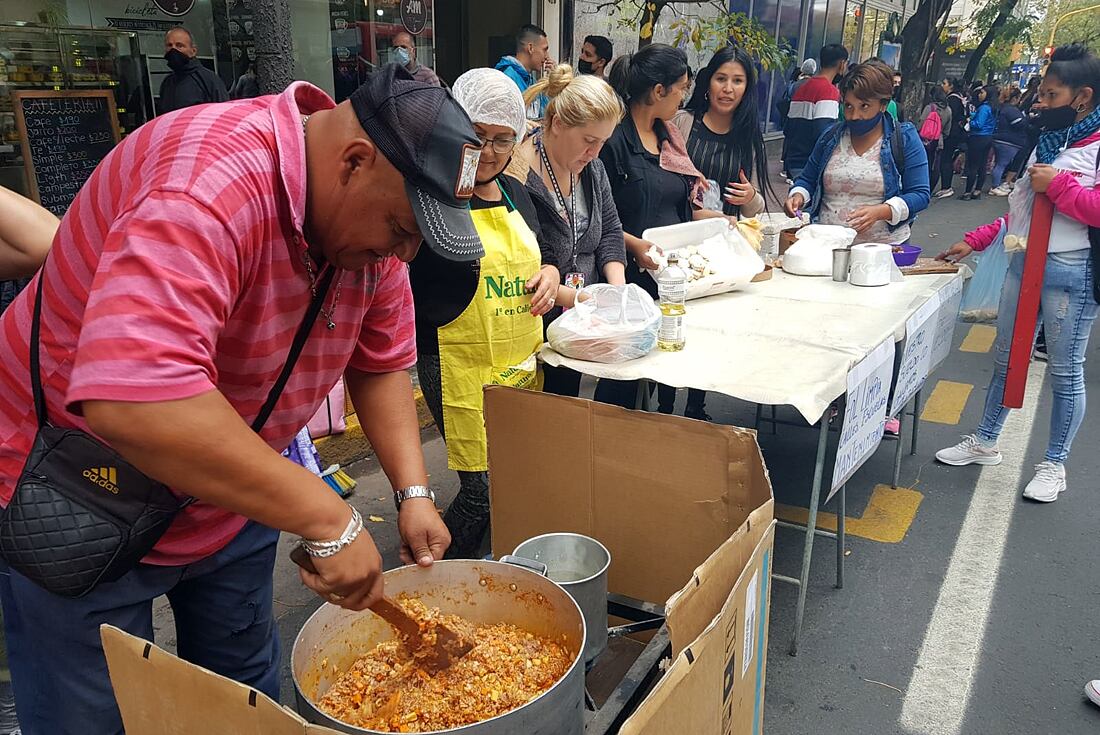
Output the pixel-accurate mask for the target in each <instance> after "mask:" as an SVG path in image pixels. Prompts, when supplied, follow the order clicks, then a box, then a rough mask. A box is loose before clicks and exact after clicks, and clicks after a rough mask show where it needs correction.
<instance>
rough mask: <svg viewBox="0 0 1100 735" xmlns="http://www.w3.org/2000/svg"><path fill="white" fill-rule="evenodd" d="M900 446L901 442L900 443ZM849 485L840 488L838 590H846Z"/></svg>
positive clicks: (837, 538)
mask: <svg viewBox="0 0 1100 735" xmlns="http://www.w3.org/2000/svg"><path fill="white" fill-rule="evenodd" d="M898 444H899V445H900V444H901V442H898ZM847 494H848V485H847V483H845V484H844V485H841V486H840V500H839V501H838V504H839V506H840V507H839V508H837V515H836V588H837V589H838V590H842V589H844V515H845V513H846V512H847V505H848V502H847V498H846V495H847Z"/></svg>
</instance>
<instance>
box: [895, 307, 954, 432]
mask: <svg viewBox="0 0 1100 735" xmlns="http://www.w3.org/2000/svg"><path fill="white" fill-rule="evenodd" d="M941 306H942V304H941V303H940V299H939V295H938V294H937V295H936V296H935V297H933V298H931V299H929V300H928V301H927V302H925V304H924V305H923V306H921V307H920V308H919V309H917V311H916V313H914V314H913V316H911V317H909V319H908V320H906V322H905V340H904V341H903V342H902V352H901V365H900V366H899V368H898V379H897V380H896V381H895V382H894V399H893V402H892V403H891V404H890V415H891V416H897V415H898V414H899V413H901V411H902V409H903V408H905V404H907V403H909V401H910V399H912V398H913V396H914V395H916V393H917V391H918V390H920V388H921V386H922V385H924V381H925V380H927V379H928V374H929V373H930V372H931V371H932V353H933V351H934V350H935V346H936V342H937V339H936V338H937V334H938V330H937V328H938V326H939V315H940V313H941Z"/></svg>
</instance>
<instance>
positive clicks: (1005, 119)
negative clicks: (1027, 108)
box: [989, 89, 1027, 197]
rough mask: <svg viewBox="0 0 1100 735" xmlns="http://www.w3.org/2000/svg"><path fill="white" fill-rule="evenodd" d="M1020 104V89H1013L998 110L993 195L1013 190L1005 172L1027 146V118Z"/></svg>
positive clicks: (1006, 194) (994, 141) (991, 190)
mask: <svg viewBox="0 0 1100 735" xmlns="http://www.w3.org/2000/svg"><path fill="white" fill-rule="evenodd" d="M1019 104H1020V90H1018V89H1013V90H1011V91H1010V92H1009V93H1008V97H1007V99H1006V100H1005V103H1004V104H1003V105H1001V109H1000V110H998V111H997V130H996V132H994V133H993V153H994V156H995V158H994V163H993V188H992V189H990V190H989V193H990V194H991V195H992V196H997V197H1006V196H1008V195H1009V193H1010V192H1011V191H1012V187H1011V186H1010V185H1005V181H1004V174H1005V172H1006V171H1007V170H1008V168H1009V166H1011V165H1012V162H1013V161H1015V160H1016V157H1017V156H1018V155H1020V151H1022V150H1023V149H1024V148H1025V147H1026V146H1027V118H1026V117H1025V116H1024V113H1023V112H1021V111H1020V108H1019V107H1018V105H1019Z"/></svg>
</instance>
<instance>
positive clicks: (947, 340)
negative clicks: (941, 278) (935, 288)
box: [929, 278, 963, 372]
mask: <svg viewBox="0 0 1100 735" xmlns="http://www.w3.org/2000/svg"><path fill="white" fill-rule="evenodd" d="M962 289H963V279H962V278H955V279H952V281H951V282H950V283H949V284H947V285H946V286H945V287H944V288H943V290H942V291H940V292H939V298H940V311H939V313H938V314H937V315H936V336H935V341H934V342H933V345H932V364H931V365H930V366H929V368H930V370H929V372H931V370H935V369H936V368H937V367H939V366H940V365H941V364H942V363H943V361H944V360H946V359H947V356H948V355H950V354H951V345H952V343H953V341H954V339H955V324H956V322H958V320H959V308H960V307H961V306H962V296H963V292H962Z"/></svg>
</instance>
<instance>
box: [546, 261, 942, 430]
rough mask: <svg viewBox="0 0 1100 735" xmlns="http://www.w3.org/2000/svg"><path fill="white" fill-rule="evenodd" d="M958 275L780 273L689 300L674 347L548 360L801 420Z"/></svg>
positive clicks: (814, 414)
mask: <svg viewBox="0 0 1100 735" xmlns="http://www.w3.org/2000/svg"><path fill="white" fill-rule="evenodd" d="M960 277H961V276H959V275H930V276H906V277H905V280H904V281H901V282H899V283H891V284H890V285H888V286H882V287H879V288H860V287H859V286H853V285H851V284H848V283H837V282H835V281H833V280H832V279H831V278H810V277H801V276H792V275H788V274H786V273H784V272H782V271H779V270H776V271H775V275H774V277H773V278H772V279H771V280H770V281H764V282H762V283H754V284H751V285H749V286H746V287H745V288H743V289H741V290H739V291H735V292H733V293H728V294H723V295H721V296H711V297H709V298H706V299H699V300H696V301H689V302H688V304H687V316H686V318H685V320H684V322H685V327H686V329H685V336H686V340H687V341H686V346H685V348H684V350H683V351H682V352H662V351H661V350H654V351H653V352H651V353H650V354H649V355H647V356H645V357H643V358H641V359H639V360H632V361H630V362H626V363H619V364H615V365H609V364H602V363H595V362H586V361H583V360H573V359H570V358H567V357H564V356H562V355H560V354H558V353H557V352H555V351H554V350H552V349H551V348H550V347H549V346H548V345H544V346H543V348H542V352H541V357H542V359H543V360H544V361H545V362H546V363H547V364H549V365H555V366H565V367H570V368H573V369H574V370H577V371H579V372H582V373H585V374H587V375H592V376H595V377H598V378H615V379H619V380H637V379H643V378H644V379H648V380H655V381H658V382H661V383H665V384H667V385H673V386H676V387H679V388H686V387H690V388H702V389H703V390H709V391H715V392H718V393H723V394H726V395H729V396H733V397H734V398H739V399H741V400H745V401H750V402H752V403H759V404H764V405H778V406H785V405H789V406H794V407H795V408H796V409H797V410H798V411H799V413H801V414H802V416H803V417H805V419H806V420H807V421H809V422H810V423H813V422H816V421H817V420H818V419H819V418H821V416H822V414H824V413H825V410H826V409H827V408H828V407H829V404H830V403H832V402H833V401H834V400H836V399H837V398H839V397H840V396H841V395H843V394H844V392H845V389H846V383H845V381H846V378H847V375H848V371H849V370H850V369H851V368H852V366H853V365H855V364H856V363H857V362H859V361H860V360H862V359H863V358H864V357H866V356H867V355H868V354H870V353H871V351H872V350H874V349H875V347H877V346H878V345H880V344H881V343H882V342H883V341H884V340H886V339H887V338H890V337H893V339H894V340H901V339H903V338H904V337H905V322H906V320H907V319H908V318H909V316H910V315H912V314H913V313H914V312H915V311H916V310H917V309H918V308H920V306H921V305H922V304H924V303H925V302H926V301H928V300H929V299H931V298H933V297H934V296H935V294H936V293H937V292H938V291H940V290H941V289H943V288H944V287H946V286H947V285H948V284H949V283H950V282H951V281H952V280H954V279H956V278H960Z"/></svg>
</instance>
